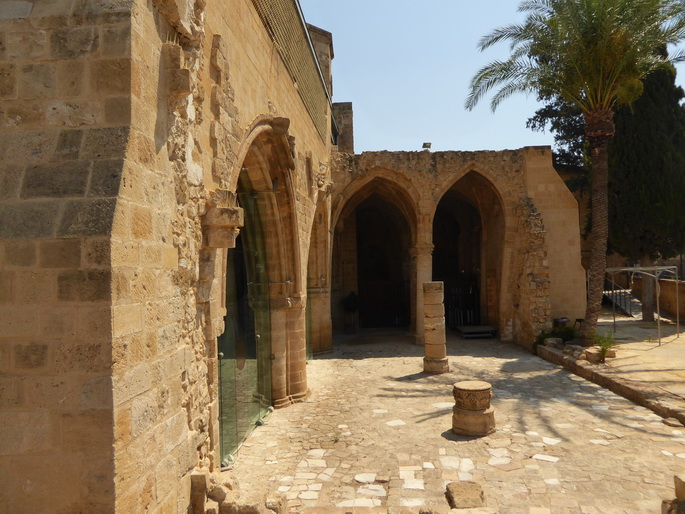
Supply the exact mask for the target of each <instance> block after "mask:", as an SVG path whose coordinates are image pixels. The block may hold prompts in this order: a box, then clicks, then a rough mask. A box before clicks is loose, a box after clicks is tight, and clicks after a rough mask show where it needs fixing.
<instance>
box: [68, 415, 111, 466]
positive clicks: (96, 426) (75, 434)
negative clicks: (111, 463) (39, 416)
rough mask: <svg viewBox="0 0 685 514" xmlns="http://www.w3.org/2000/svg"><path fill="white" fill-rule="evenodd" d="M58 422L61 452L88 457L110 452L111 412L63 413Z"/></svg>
mask: <svg viewBox="0 0 685 514" xmlns="http://www.w3.org/2000/svg"><path fill="white" fill-rule="evenodd" d="M103 407H106V406H105V405H103ZM60 422H61V430H60V443H61V447H62V449H63V450H65V451H67V452H80V453H85V454H89V455H93V454H98V453H100V454H102V453H109V452H111V447H112V443H113V436H112V411H111V410H109V409H103V410H91V411H87V412H78V413H65V414H62V415H61V416H60Z"/></svg>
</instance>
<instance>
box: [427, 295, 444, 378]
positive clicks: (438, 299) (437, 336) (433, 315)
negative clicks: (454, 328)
mask: <svg viewBox="0 0 685 514" xmlns="http://www.w3.org/2000/svg"><path fill="white" fill-rule="evenodd" d="M443 289H444V286H443V283H442V282H426V283H424V284H423V313H424V319H423V343H424V347H425V352H426V356H425V357H424V359H423V371H424V373H433V374H440V373H447V372H448V371H449V370H450V365H449V362H448V361H447V346H446V344H445V306H444V305H443V296H444V292H443Z"/></svg>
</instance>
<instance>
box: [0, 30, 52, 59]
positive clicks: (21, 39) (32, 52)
mask: <svg viewBox="0 0 685 514" xmlns="http://www.w3.org/2000/svg"><path fill="white" fill-rule="evenodd" d="M47 51H48V37H47V32H46V31H44V30H32V31H18V32H9V33H8V34H7V56H8V57H9V60H11V61H36V60H41V59H43V58H44V57H45V56H46V55H47Z"/></svg>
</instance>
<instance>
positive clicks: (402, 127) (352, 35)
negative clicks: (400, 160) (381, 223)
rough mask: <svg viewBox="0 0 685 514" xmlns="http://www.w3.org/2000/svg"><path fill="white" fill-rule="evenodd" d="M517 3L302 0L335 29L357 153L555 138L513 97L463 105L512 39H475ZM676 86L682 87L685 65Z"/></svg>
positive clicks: (338, 73)
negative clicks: (493, 106)
mask: <svg viewBox="0 0 685 514" xmlns="http://www.w3.org/2000/svg"><path fill="white" fill-rule="evenodd" d="M518 4H519V2H518V1H514V0H479V1H475V2H463V1H458V0H422V1H419V0H343V1H340V0H300V5H301V7H302V11H303V13H304V16H305V18H306V20H307V21H308V22H309V23H312V24H314V25H316V26H318V27H320V28H322V29H324V30H327V31H329V32H332V33H333V48H334V51H335V59H334V60H333V101H334V102H352V103H353V106H354V122H355V123H354V130H355V151H356V152H357V153H361V152H362V151H368V150H421V145H422V144H423V142H426V141H430V142H431V143H432V145H433V146H432V150H434V151H442V150H502V149H506V148H510V149H514V148H521V147H523V146H531V145H551V144H552V142H553V140H552V136H551V134H549V132H547V133H544V134H543V133H539V132H533V131H531V130H529V129H527V128H526V120H527V119H528V118H529V117H530V116H532V115H533V113H534V112H535V109H537V107H538V103H537V102H536V100H535V98H534V97H533V96H529V97H526V96H525V95H523V94H520V95H516V96H514V97H511V98H509V99H507V100H505V101H504V102H503V103H502V104H501V105H500V106H499V107H498V109H497V111H496V112H495V113H494V114H493V113H492V112H491V111H490V105H489V98H487V99H484V100H483V101H481V103H480V104H479V105H478V106H477V107H476V108H475V109H474V110H473V111H471V112H468V111H466V110H465V109H464V100H465V99H466V95H467V91H468V83H469V81H470V80H471V77H473V75H474V74H475V72H476V71H477V70H478V69H479V68H481V67H482V66H483V65H485V64H487V63H488V62H490V61H492V60H494V59H497V58H504V57H506V56H507V53H508V46H507V45H506V44H501V45H498V46H497V47H495V48H491V49H488V50H487V51H486V52H483V53H480V52H479V51H478V49H477V48H476V46H477V43H478V40H479V39H480V38H481V37H482V36H483V35H485V34H487V33H489V32H490V31H491V30H492V29H494V28H497V27H500V26H503V25H507V24H509V23H512V22H514V21H516V20H518V19H521V15H520V14H519V13H518V12H517V11H516V9H517V6H518ZM678 70H679V74H678V83H679V84H681V85H683V83H684V80H683V78H684V77H685V66H684V65H682V64H681V65H680V66H679V68H678Z"/></svg>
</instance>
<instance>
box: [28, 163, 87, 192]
mask: <svg viewBox="0 0 685 514" xmlns="http://www.w3.org/2000/svg"><path fill="white" fill-rule="evenodd" d="M89 175H90V163H89V162H74V163H50V164H42V165H39V166H33V167H31V168H28V169H27V170H26V172H25V174H24V181H23V184H22V189H21V196H22V198H50V197H53V198H63V197H69V196H84V195H85V194H86V187H87V186H88V177H89Z"/></svg>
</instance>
